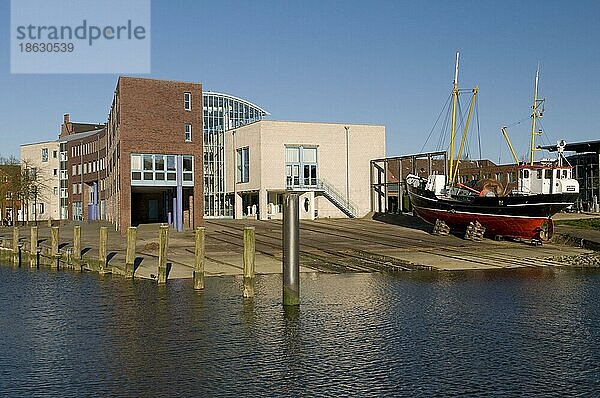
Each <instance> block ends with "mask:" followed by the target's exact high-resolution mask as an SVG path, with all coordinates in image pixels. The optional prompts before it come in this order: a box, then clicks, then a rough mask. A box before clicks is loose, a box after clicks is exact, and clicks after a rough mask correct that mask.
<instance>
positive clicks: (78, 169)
mask: <svg viewBox="0 0 600 398" xmlns="http://www.w3.org/2000/svg"><path fill="white" fill-rule="evenodd" d="M77 174H79V175H81V163H79V164H78V165H77Z"/></svg>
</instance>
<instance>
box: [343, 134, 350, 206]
mask: <svg viewBox="0 0 600 398" xmlns="http://www.w3.org/2000/svg"><path fill="white" fill-rule="evenodd" d="M344 129H345V130H346V204H348V205H349V204H350V147H349V136H348V131H349V130H350V127H348V126H344Z"/></svg>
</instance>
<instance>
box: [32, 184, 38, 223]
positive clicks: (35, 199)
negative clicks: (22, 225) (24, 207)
mask: <svg viewBox="0 0 600 398" xmlns="http://www.w3.org/2000/svg"><path fill="white" fill-rule="evenodd" d="M32 189H33V221H34V222H35V225H36V226H37V194H38V189H37V185H34V186H33V188H32Z"/></svg>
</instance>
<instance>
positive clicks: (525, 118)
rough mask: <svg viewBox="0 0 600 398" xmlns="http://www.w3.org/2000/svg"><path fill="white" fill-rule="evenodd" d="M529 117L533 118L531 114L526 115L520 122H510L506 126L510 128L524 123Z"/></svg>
mask: <svg viewBox="0 0 600 398" xmlns="http://www.w3.org/2000/svg"><path fill="white" fill-rule="evenodd" d="M529 119H531V116H526V117H524V118H523V119H521V120H519V121H518V122H515V123H512V124H509V125H507V126H506V128H509V127H513V126H516V125H517V124H521V123H523V122H524V121H526V120H529Z"/></svg>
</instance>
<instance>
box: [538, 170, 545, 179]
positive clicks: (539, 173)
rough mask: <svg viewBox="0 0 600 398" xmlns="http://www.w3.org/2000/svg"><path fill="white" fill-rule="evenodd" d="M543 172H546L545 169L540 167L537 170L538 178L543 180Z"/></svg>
mask: <svg viewBox="0 0 600 398" xmlns="http://www.w3.org/2000/svg"><path fill="white" fill-rule="evenodd" d="M543 174H544V170H542V169H538V171H537V179H538V180H541V179H542V175H543Z"/></svg>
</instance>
